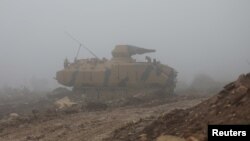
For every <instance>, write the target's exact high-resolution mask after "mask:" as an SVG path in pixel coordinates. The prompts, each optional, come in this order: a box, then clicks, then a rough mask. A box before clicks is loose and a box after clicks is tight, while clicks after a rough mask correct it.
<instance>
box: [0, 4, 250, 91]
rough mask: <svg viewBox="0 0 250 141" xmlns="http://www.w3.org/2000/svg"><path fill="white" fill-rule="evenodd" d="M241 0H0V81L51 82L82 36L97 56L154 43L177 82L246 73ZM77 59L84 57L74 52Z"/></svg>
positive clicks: (248, 29) (247, 38)
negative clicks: (118, 48)
mask: <svg viewBox="0 0 250 141" xmlns="http://www.w3.org/2000/svg"><path fill="white" fill-rule="evenodd" d="M249 6H250V1H249V0H206V1H204V0H188V1H187V0H182V1H181V0H0V86H4V85H10V86H17V87H19V86H22V85H30V84H31V83H32V82H35V81H36V80H41V81H42V82H43V83H44V84H47V85H49V86H48V87H51V86H52V85H53V86H54V85H55V84H56V81H55V80H54V79H53V77H55V73H56V71H57V70H59V69H62V68H63V61H64V59H65V57H68V58H69V60H71V61H72V60H73V58H74V56H75V54H76V51H77V48H78V44H77V43H76V42H74V41H72V40H71V39H70V38H69V37H68V36H67V35H66V34H65V31H67V32H69V33H71V34H72V35H73V36H75V37H76V38H78V39H79V40H80V41H81V42H83V43H84V44H85V45H86V46H87V47H88V48H90V49H91V50H92V51H93V52H95V53H96V54H97V55H98V56H99V57H107V58H110V57H111V50H112V49H113V48H114V46H115V45H116V44H132V45H137V46H141V47H145V48H153V49H156V50H157V52H156V53H154V54H150V55H151V56H152V57H156V58H157V59H158V60H161V62H162V63H166V64H168V65H170V66H172V67H174V68H175V69H176V70H177V71H178V72H179V74H178V80H179V81H184V82H190V81H191V80H192V79H193V77H194V76H195V75H197V74H200V73H203V74H207V75H209V76H211V77H212V78H214V79H216V80H219V81H232V80H234V79H236V78H237V77H238V75H239V74H241V73H246V72H249V71H250V65H249V64H248V63H247V60H249V62H250V55H249V53H250V8H249ZM79 57H91V55H90V54H89V53H87V52H86V51H85V50H81V53H80V56H79Z"/></svg>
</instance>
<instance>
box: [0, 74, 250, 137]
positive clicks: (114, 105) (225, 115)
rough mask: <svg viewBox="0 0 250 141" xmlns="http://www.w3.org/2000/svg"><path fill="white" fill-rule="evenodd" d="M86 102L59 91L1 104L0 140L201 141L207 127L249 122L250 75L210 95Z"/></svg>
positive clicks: (65, 91)
mask: <svg viewBox="0 0 250 141" xmlns="http://www.w3.org/2000/svg"><path fill="white" fill-rule="evenodd" d="M19 99H20V98H19ZM15 100H17V101H18V99H15ZM20 100H21V99H20ZM85 100H86V99H85V98H84V96H83V95H72V94H71V93H70V91H67V90H65V89H62V88H60V89H57V90H55V91H53V92H52V93H50V94H49V95H48V96H47V97H42V98H35V100H32V99H31V100H29V101H22V102H20V101H19V102H15V101H10V102H8V101H6V100H5V101H4V102H2V104H1V105H0V113H1V115H0V140H1V141H2V140H3V141H57V140H58V141H59V140H64V141H69V140H70V141H85V140H86V141H154V140H156V141H185V140H186V141H204V140H206V132H207V131H206V129H207V125H208V124H249V123H250V122H249V121H250V116H249V115H250V110H249V107H250V105H249V104H250V74H247V75H241V76H240V77H239V79H238V80H237V81H235V82H232V83H230V84H228V85H226V86H225V88H224V89H223V90H222V91H221V92H220V93H219V94H217V95H214V96H204V95H203V96H198V95H178V94H177V95H175V96H169V97H165V98H160V99H152V100H150V101H143V100H142V99H140V98H139V99H138V95H137V97H136V98H129V99H120V100H118V101H117V100H116V101H112V102H110V101H109V102H106V103H103V102H102V103H101V102H86V101H85Z"/></svg>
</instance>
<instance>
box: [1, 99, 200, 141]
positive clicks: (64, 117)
mask: <svg viewBox="0 0 250 141" xmlns="http://www.w3.org/2000/svg"><path fill="white" fill-rule="evenodd" d="M170 99H172V100H170ZM203 100H204V98H201V97H196V98H194V97H186V96H180V97H170V98H169V100H167V101H166V102H165V103H164V102H162V101H161V103H160V104H157V103H158V102H156V103H153V104H151V105H149V104H141V105H136V106H123V107H118V108H113V107H112V108H107V109H105V110H101V111H90V112H87V111H84V112H83V111H82V112H76V111H75V112H72V111H71V112H65V111H64V112H56V111H47V112H46V113H42V114H39V113H37V114H36V113H34V114H33V115H30V116H19V115H15V114H12V115H10V117H9V118H7V119H2V120H1V123H0V140H3V141H27V140H30V141H37V140H41V141H42V140H46V141H56V140H58V141H59V140H64V141H85V140H86V141H101V140H102V139H104V138H107V137H109V136H110V135H111V133H112V132H113V131H115V130H116V129H119V128H121V127H123V126H127V125H130V124H134V123H137V122H139V121H141V120H143V121H145V120H148V121H153V120H154V119H156V118H157V117H158V116H160V115H163V114H164V113H168V112H169V111H171V110H174V109H176V108H178V109H185V108H188V107H191V106H193V105H196V104H198V103H200V102H201V101H203Z"/></svg>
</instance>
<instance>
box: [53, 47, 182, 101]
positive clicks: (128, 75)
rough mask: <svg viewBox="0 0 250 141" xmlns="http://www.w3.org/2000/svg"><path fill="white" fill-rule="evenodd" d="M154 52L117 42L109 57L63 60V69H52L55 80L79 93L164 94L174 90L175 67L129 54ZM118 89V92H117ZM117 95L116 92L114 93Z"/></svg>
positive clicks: (99, 94)
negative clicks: (138, 59)
mask: <svg viewBox="0 0 250 141" xmlns="http://www.w3.org/2000/svg"><path fill="white" fill-rule="evenodd" d="M151 52H155V50H153V49H145V48H140V47H136V46H132V45H117V46H115V48H114V49H113V51H112V58H111V59H110V60H108V59H106V58H103V59H99V58H97V57H96V58H88V59H75V60H74V62H72V63H70V62H69V61H68V60H67V59H66V60H65V61H64V69H63V70H60V71H58V72H57V73H56V80H57V81H58V83H60V84H62V85H64V86H67V87H72V88H73V90H74V91H77V92H82V93H92V94H93V93H94V91H95V92H96V93H97V95H98V97H100V96H102V93H113V94H114V93H115V91H116V93H121V91H122V92H123V94H125V95H127V96H128V95H131V94H132V95H133V94H138V93H142V92H143V93H145V92H146V91H151V93H152V91H158V92H160V93H162V94H164V95H171V94H173V93H174V88H175V84H176V76H177V73H176V71H175V70H174V69H173V68H171V67H169V66H167V65H164V64H161V63H160V62H159V61H156V59H151V58H150V57H149V56H146V58H145V61H144V62H137V61H136V60H135V59H133V58H132V56H133V55H136V54H139V55H140V54H145V53H151ZM117 91H119V92H117ZM115 95H119V94H115Z"/></svg>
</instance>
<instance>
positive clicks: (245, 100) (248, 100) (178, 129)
mask: <svg viewBox="0 0 250 141" xmlns="http://www.w3.org/2000/svg"><path fill="white" fill-rule="evenodd" d="M249 107H250V73H248V74H246V75H241V76H240V77H239V78H238V80H237V81H235V82H232V83H230V84H228V85H226V86H225V87H224V89H223V90H222V91H221V92H220V93H219V94H217V95H215V96H213V97H211V98H210V99H208V100H206V101H204V102H202V103H200V104H198V105H197V106H195V107H192V108H189V109H186V110H181V109H180V110H178V109H177V110H173V111H172V112H170V113H168V114H165V115H163V116H160V117H159V118H158V119H156V120H154V121H147V120H142V121H140V122H138V123H135V124H131V125H128V126H125V127H122V128H120V129H117V130H116V131H115V132H113V134H112V135H111V136H110V137H109V138H107V139H106V140H105V141H111V140H112V141H138V140H139V141H140V140H141V141H153V140H156V138H157V137H159V136H162V135H174V136H179V137H183V138H186V139H187V140H191V141H204V140H207V139H206V134H207V125H208V124H249V123H250V109H249Z"/></svg>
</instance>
